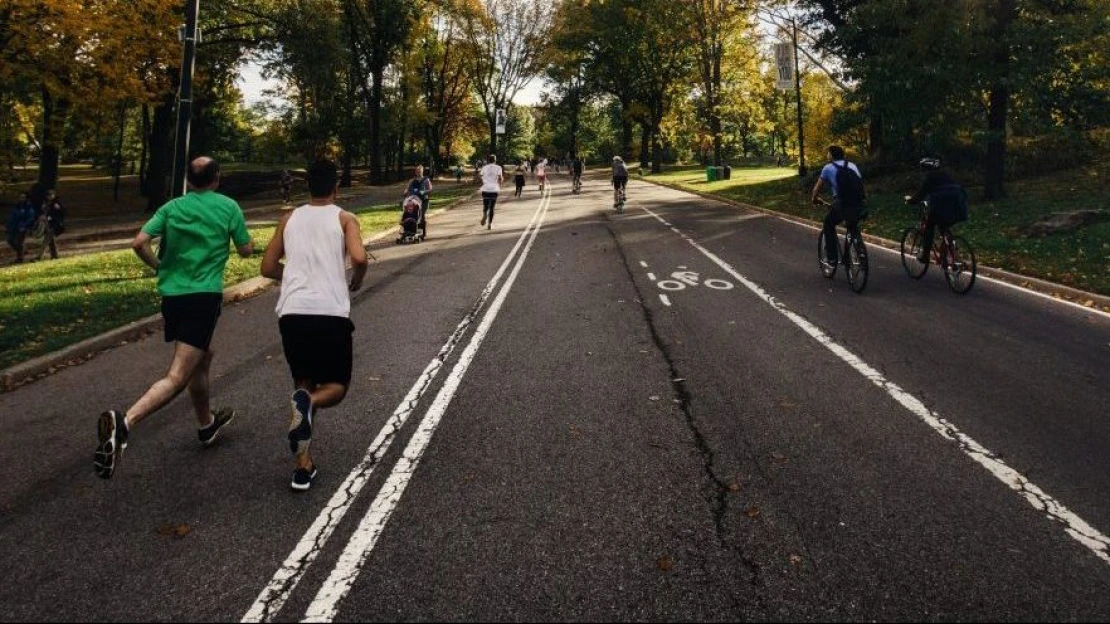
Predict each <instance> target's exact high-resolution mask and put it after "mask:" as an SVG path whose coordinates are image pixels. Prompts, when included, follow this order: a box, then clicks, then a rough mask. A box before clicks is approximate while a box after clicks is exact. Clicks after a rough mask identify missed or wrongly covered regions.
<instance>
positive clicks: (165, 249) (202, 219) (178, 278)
mask: <svg viewBox="0 0 1110 624" xmlns="http://www.w3.org/2000/svg"><path fill="white" fill-rule="evenodd" d="M143 231H144V232H146V233H147V234H149V235H151V236H153V237H158V236H161V237H162V249H161V254H160V255H161V263H160V265H159V267H158V292H159V293H160V294H162V295H163V296H166V295H171V296H172V295H189V294H193V293H222V292H223V291H224V269H225V268H226V267H227V259H228V256H229V255H230V249H229V247H228V240H231V241H233V242H234V243H235V245H236V246H237V247H241V246H243V245H246V244H247V243H248V242H250V239H251V238H250V235H249V234H248V233H247V223H246V221H245V220H244V219H243V211H242V209H240V208H239V204H237V203H235V200H233V199H231V198H230V197H227V196H226V195H221V194H219V193H217V192H215V191H200V192H190V193H188V194H186V195H185V196H183V197H177V198H175V199H171V200H170V201H168V202H166V204H165V205H163V206H162V207H161V208H159V209H158V212H156V213H154V216H153V217H151V219H150V221H147V222H146V225H144V226H143Z"/></svg>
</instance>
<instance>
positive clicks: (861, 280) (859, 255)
mask: <svg viewBox="0 0 1110 624" xmlns="http://www.w3.org/2000/svg"><path fill="white" fill-rule="evenodd" d="M849 237H850V241H851V242H850V243H849V244H848V246H847V247H848V265H847V266H846V267H845V268H844V270H845V271H847V272H848V285H849V286H851V288H852V292H854V293H856V294H857V295H858V294H860V293H862V292H863V289H864V288H867V275H868V273H869V272H870V269H869V267H868V264H867V246H866V245H864V243H863V238H862V237H860V236H859V235H858V234H857V235H855V236H852V235H850V234H849Z"/></svg>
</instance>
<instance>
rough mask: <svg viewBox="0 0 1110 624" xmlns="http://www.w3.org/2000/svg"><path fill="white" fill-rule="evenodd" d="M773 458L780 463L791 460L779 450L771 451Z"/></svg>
mask: <svg viewBox="0 0 1110 624" xmlns="http://www.w3.org/2000/svg"><path fill="white" fill-rule="evenodd" d="M771 459H773V460H775V461H777V462H778V463H780V464H785V463H786V462H788V461H790V458H789V457H787V456H786V455H783V454H782V453H779V452H775V453H771Z"/></svg>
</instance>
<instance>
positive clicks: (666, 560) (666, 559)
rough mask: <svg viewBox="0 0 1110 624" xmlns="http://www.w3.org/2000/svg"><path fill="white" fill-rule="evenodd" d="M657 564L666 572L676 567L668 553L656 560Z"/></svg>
mask: <svg viewBox="0 0 1110 624" xmlns="http://www.w3.org/2000/svg"><path fill="white" fill-rule="evenodd" d="M655 565H656V566H658V567H659V569H660V570H662V571H664V572H670V571H671V568H674V560H673V559H671V558H670V556H668V555H663V556H662V557H660V558H658V559H656V560H655Z"/></svg>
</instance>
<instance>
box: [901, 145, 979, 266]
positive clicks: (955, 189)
mask: <svg viewBox="0 0 1110 624" xmlns="http://www.w3.org/2000/svg"><path fill="white" fill-rule="evenodd" d="M918 166H919V167H920V168H921V170H922V171H924V172H925V179H924V180H923V181H922V183H921V189H920V190H918V191H917V193H915V194H913V195H907V196H906V197H905V200H906V203H907V204H920V203H921V202H923V201H927V202H928V203H929V208H928V211H927V212H926V214H925V239H924V240H923V241H922V244H921V253H920V254H919V255H918V257H917V259H918V261H920V262H921V263H922V264H924V263H926V262H928V261H929V250H931V249H932V248H933V240H934V239H935V238H936V229H937V227H941V228H947V227H950V226H952V225H953V224H955V223H958V222H960V221H962V220H963V219H966V218H967V215H966V214H962V215H961V212H962V211H963V210H965V209H964V208H962V207H963V206H966V205H967V192H966V191H965V190H964V189H963V187H961V186H960V185H959V184H957V183H956V181H955V180H953V179H952V176H951V175H949V173H948V172H947V171H945V170H944V169H943V168H942V167H941V164H940V159H939V158H922V159H921V161H920V162H919V163H918Z"/></svg>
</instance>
